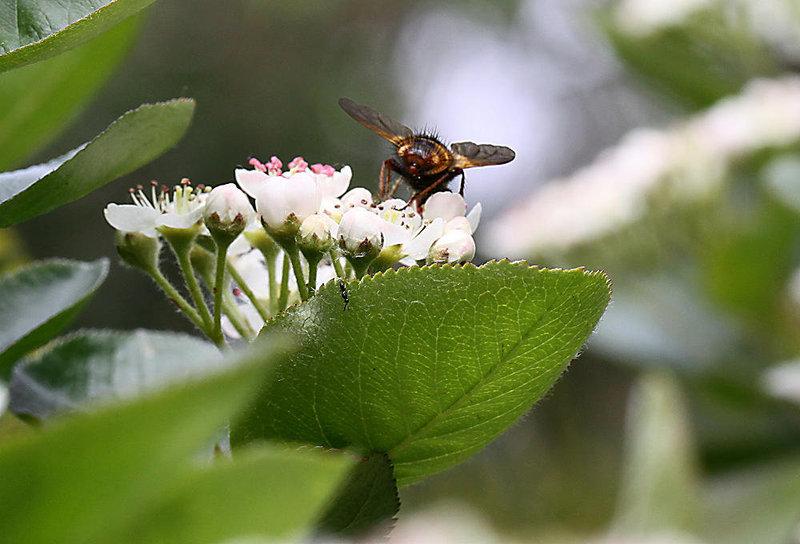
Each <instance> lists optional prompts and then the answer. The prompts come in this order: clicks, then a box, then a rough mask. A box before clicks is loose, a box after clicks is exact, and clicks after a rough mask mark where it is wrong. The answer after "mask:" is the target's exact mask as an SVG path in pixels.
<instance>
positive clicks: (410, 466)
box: [231, 261, 610, 485]
mask: <svg viewBox="0 0 800 544" xmlns="http://www.w3.org/2000/svg"><path fill="white" fill-rule="evenodd" d="M347 289H348V291H349V292H348V298H349V301H350V302H349V305H348V309H346V310H345V309H344V302H343V300H342V295H341V293H340V291H339V287H338V286H337V285H336V284H335V283H329V284H327V285H325V286H323V287H322V288H321V289H320V291H319V293H318V294H317V295H316V296H315V297H314V298H312V299H310V300H309V301H308V302H306V303H304V304H301V305H299V306H296V307H294V308H291V309H290V310H288V311H286V312H285V313H283V314H281V315H279V316H278V317H277V318H275V319H274V320H273V321H271V322H270V323H268V324H267V326H266V327H265V329H264V330H265V331H267V330H269V331H272V330H276V331H291V332H292V333H295V334H296V335H297V336H298V337H299V338H300V340H301V342H302V348H301V350H300V351H299V352H298V353H297V354H295V355H294V356H293V357H291V358H290V359H289V360H287V361H286V364H284V365H282V366H281V367H280V368H279V369H278V370H277V371H276V375H275V379H273V380H271V381H269V382H267V383H265V384H264V386H263V387H262V388H261V393H260V395H259V398H258V401H257V402H256V404H255V405H254V406H252V407H251V408H250V409H249V410H248V411H247V412H246V414H245V417H243V418H242V420H241V421H240V422H239V424H238V425H235V426H234V427H233V429H232V432H231V440H232V442H233V443H234V444H242V443H246V442H249V441H252V440H259V439H279V440H290V441H297V442H302V443H309V444H318V445H323V446H327V447H332V448H347V447H350V446H354V447H356V448H358V449H361V450H363V452H365V453H367V454H369V453H375V452H385V453H388V454H389V458H390V460H391V462H392V464H393V465H394V467H395V474H396V476H397V480H398V483H399V484H400V485H407V484H409V483H412V482H414V481H416V480H419V479H421V478H424V477H426V476H429V475H431V474H433V473H435V472H438V471H440V470H443V469H445V468H448V467H450V466H452V465H454V464H456V463H458V462H460V461H462V460H464V459H466V458H468V457H469V456H471V455H472V454H474V453H475V452H477V451H478V450H480V449H481V448H483V447H484V446H486V445H487V444H488V443H489V442H491V441H492V440H493V439H494V438H495V437H496V436H497V435H499V434H500V433H502V432H503V431H504V430H506V429H507V428H508V427H509V426H510V425H512V424H513V423H514V422H515V421H516V420H517V419H518V418H519V417H521V416H522V415H523V414H525V412H527V411H528V410H529V409H530V408H531V407H532V406H533V404H534V403H535V402H536V401H537V400H539V399H540V398H541V397H542V395H544V394H545V393H546V392H547V390H548V389H549V388H550V387H551V386H552V385H553V383H554V382H555V381H556V380H557V379H558V377H559V376H560V375H561V373H562V372H563V371H564V369H565V368H566V367H567V365H568V364H569V362H570V361H571V360H572V358H573V357H575V354H576V353H577V352H578V351H579V350H580V348H581V346H582V345H583V343H584V341H585V340H586V338H587V337H588V335H589V334H590V333H591V332H592V330H593V329H594V327H595V325H596V324H597V321H598V320H599V319H600V316H601V315H602V314H603V311H604V310H605V308H606V305H607V304H608V301H609V295H610V293H609V286H608V278H607V277H606V276H605V274H603V273H600V272H586V271H584V270H582V269H576V270H546V269H540V268H535V267H530V266H528V265H527V264H526V263H524V262H517V263H510V262H507V261H502V262H491V263H488V264H486V265H484V266H481V267H479V268H478V267H475V266H472V265H467V266H457V267H450V266H447V267H425V268H421V269H420V268H416V267H415V268H410V269H400V270H398V271H388V272H386V273H384V274H377V275H375V276H374V277H368V278H366V279H364V280H362V281H361V282H351V283H349V284H348V287H347Z"/></svg>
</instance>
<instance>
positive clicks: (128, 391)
mask: <svg viewBox="0 0 800 544" xmlns="http://www.w3.org/2000/svg"><path fill="white" fill-rule="evenodd" d="M221 364H223V363H222V357H221V355H220V353H219V350H217V348H216V347H215V346H214V345H213V344H211V343H209V342H206V341H204V340H201V339H199V338H195V337H192V336H187V335H184V334H173V333H166V332H157V331H145V330H137V331H131V332H112V331H81V332H79V333H76V334H74V335H70V336H68V337H62V338H59V339H57V340H55V341H53V342H52V343H50V344H49V345H47V346H45V347H44V348H42V349H41V350H38V351H37V352H36V353H35V354H34V355H33V357H32V358H29V359H27V360H25V361H23V362H22V363H20V364H18V365H16V367H15V368H14V372H13V374H12V377H11V382H10V384H9V390H10V395H11V399H10V405H9V409H10V410H11V411H12V412H14V413H16V414H17V415H25V416H27V417H33V418H36V419H40V420H41V419H47V418H49V417H51V416H52V415H55V414H56V413H58V412H62V411H65V410H76V409H85V408H87V404H90V403H91V402H93V401H95V402H96V401H107V400H113V399H116V398H126V397H133V396H137V395H140V394H142V393H143V392H145V391H148V390H152V389H156V388H159V387H162V386H164V385H166V384H169V383H172V382H175V381H180V380H185V379H187V378H189V377H191V376H193V375H197V374H199V373H206V372H208V371H209V370H210V369H213V368H219V367H220V365H221Z"/></svg>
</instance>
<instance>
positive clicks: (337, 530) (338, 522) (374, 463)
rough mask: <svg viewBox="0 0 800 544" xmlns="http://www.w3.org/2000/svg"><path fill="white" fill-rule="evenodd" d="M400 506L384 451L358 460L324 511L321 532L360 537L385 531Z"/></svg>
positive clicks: (320, 525) (319, 526) (387, 458)
mask: <svg viewBox="0 0 800 544" xmlns="http://www.w3.org/2000/svg"><path fill="white" fill-rule="evenodd" d="M399 509H400V497H398V495H397V483H396V482H395V479H394V470H393V468H392V464H391V462H390V461H389V457H388V456H387V455H386V454H385V453H376V454H374V455H372V456H371V457H369V458H368V459H364V460H363V461H361V462H360V463H359V464H358V466H356V467H355V469H354V470H353V471H352V472H351V473H350V476H349V477H348V478H347V481H346V482H345V484H344V485H343V486H342V488H341V489H340V490H339V491H338V492H337V494H336V496H335V497H334V498H333V500H332V504H331V505H330V507H329V508H328V510H326V511H325V514H323V516H322V518H321V519H320V522H319V524H318V525H317V527H318V531H319V532H320V533H322V534H323V535H325V534H329V535H337V536H347V537H351V538H361V537H366V536H370V535H375V533H378V534H380V533H383V532H387V530H388V529H390V527H389V526H390V525H391V524H392V523H393V522H394V516H395V515H396V514H397V512H398V510H399Z"/></svg>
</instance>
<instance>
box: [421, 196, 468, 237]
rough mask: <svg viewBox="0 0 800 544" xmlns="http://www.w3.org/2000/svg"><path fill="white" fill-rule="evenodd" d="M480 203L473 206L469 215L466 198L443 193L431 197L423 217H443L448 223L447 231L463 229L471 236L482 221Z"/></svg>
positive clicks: (423, 209) (423, 211) (426, 203)
mask: <svg viewBox="0 0 800 544" xmlns="http://www.w3.org/2000/svg"><path fill="white" fill-rule="evenodd" d="M481 209H482V208H481V205H480V203H478V204H476V205H475V206H473V208H472V210H470V212H469V214H467V215H466V217H465V215H464V214H465V213H466V212H467V203H466V202H465V201H464V197H462V196H461V195H459V194H457V193H450V192H447V191H442V192H439V193H435V194H433V195H431V197H430V198H429V199H428V200H426V201H425V204H424V205H423V207H422V215H423V216H424V217H425V219H433V218H436V217H441V218H442V219H444V221H445V222H446V225H445V231H448V230H453V229H461V230H464V231H466V232H468V233H469V234H474V233H475V231H476V230H477V229H478V224H479V223H480V221H481Z"/></svg>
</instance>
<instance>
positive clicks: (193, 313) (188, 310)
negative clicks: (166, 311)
mask: <svg viewBox="0 0 800 544" xmlns="http://www.w3.org/2000/svg"><path fill="white" fill-rule="evenodd" d="M146 272H147V273H148V274H150V277H152V278H153V281H155V282H156V285H158V286H159V287H160V288H161V290H162V291H164V294H165V295H167V298H169V299H170V300H171V301H172V302H173V303H174V304H175V305H176V306H177V307H178V308H179V309H180V310H181V311H182V312H183V313H184V314H186V317H188V318H189V320H191V322H192V323H194V324H195V325H197V328H199V329H200V330H201V331H203V333H205V332H206V331H207V329H206V326H205V323H203V320H202V318H201V317H200V314H199V313H197V310H195V309H194V308H193V307H192V305H191V304H189V302H188V301H187V300H186V299H185V298H183V296H182V295H181V294H180V293H179V292H178V290H177V289H175V287H173V285H172V284H171V283H170V282H169V280H168V279H167V278H165V277H164V274H162V273H161V271H160V270H158V269H157V268H153V269H150V270H146Z"/></svg>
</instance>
